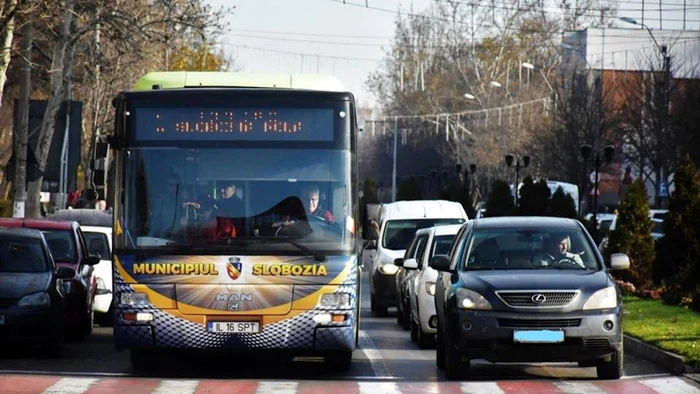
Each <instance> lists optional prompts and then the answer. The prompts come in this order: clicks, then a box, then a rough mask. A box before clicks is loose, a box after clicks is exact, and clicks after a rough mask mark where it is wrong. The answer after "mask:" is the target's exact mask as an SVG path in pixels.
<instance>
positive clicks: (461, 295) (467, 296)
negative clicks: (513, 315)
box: [457, 288, 493, 310]
mask: <svg viewBox="0 0 700 394" xmlns="http://www.w3.org/2000/svg"><path fill="white" fill-rule="evenodd" d="M457 307H458V308H461V309H478V310H492V309H493V307H492V306H491V303H490V302H489V300H487V299H486V298H484V296H482V295H481V294H479V293H477V292H475V291H471V290H469V289H465V288H459V289H457Z"/></svg>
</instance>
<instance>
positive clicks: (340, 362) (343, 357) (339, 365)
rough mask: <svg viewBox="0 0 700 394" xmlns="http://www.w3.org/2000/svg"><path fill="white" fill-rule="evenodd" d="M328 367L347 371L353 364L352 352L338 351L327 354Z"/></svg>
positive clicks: (333, 370)
mask: <svg viewBox="0 0 700 394" xmlns="http://www.w3.org/2000/svg"><path fill="white" fill-rule="evenodd" d="M325 361H326V367H327V368H328V369H329V370H330V371H332V372H347V371H348V370H350V366H351V365H352V352H348V351H337V352H334V353H331V354H329V355H326V357H325Z"/></svg>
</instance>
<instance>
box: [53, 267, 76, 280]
mask: <svg viewBox="0 0 700 394" xmlns="http://www.w3.org/2000/svg"><path fill="white" fill-rule="evenodd" d="M56 277H57V278H59V279H73V277H75V270H74V269H73V268H70V267H58V269H57V270H56Z"/></svg>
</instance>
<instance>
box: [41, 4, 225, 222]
mask: <svg viewBox="0 0 700 394" xmlns="http://www.w3.org/2000/svg"><path fill="white" fill-rule="evenodd" d="M44 6H45V7H46V8H45V15H51V17H47V18H44V19H43V20H41V22H43V23H44V24H45V31H46V32H47V36H48V42H49V45H48V46H49V48H51V52H50V53H51V54H50V56H47V57H48V58H50V62H51V65H50V67H49V69H48V75H49V86H50V91H49V93H48V104H47V108H46V112H45V114H44V117H43V120H42V124H41V131H40V135H39V143H38V147H37V155H36V156H37V160H38V162H39V165H40V167H41V168H45V166H46V162H47V158H48V149H49V145H50V142H51V140H52V137H53V130H54V125H55V118H56V114H57V113H58V110H59V108H60V105H61V103H62V102H63V101H64V100H66V99H67V98H69V97H70V96H71V94H72V89H71V87H72V81H73V80H74V78H75V75H74V73H73V64H74V62H73V57H74V56H75V54H76V53H80V49H82V48H84V47H86V46H89V45H86V44H85V39H86V37H88V41H90V40H89V37H90V35H91V34H96V31H100V39H102V38H104V40H105V41H109V42H110V45H111V46H112V48H113V49H114V51H115V52H116V53H117V54H119V55H121V54H125V53H129V52H130V51H134V49H135V48H139V47H143V43H144V42H149V41H150V42H152V43H159V44H165V43H167V42H171V41H170V40H171V39H172V32H173V31H183V32H184V31H193V32H197V33H198V34H200V35H202V36H206V35H207V34H209V33H211V32H212V31H218V30H219V29H220V28H221V27H222V24H221V21H222V15H223V10H219V11H215V10H212V9H210V7H209V6H207V5H204V4H203V2H201V1H200V0H157V1H152V2H149V3H142V4H139V5H136V4H134V3H133V2H132V1H127V0H118V1H97V2H96V1H88V0H63V1H60V2H47V3H45V4H44ZM54 21H58V22H56V23H55V24H54V23H53V22H54ZM92 41H93V43H94V38H93V40H92ZM160 48H161V49H162V48H163V46H161V47H160ZM161 53H162V52H161ZM119 55H118V56H119ZM120 61H121V60H117V63H119V62H120ZM121 64H122V65H123V64H124V63H121ZM93 66H94V64H93ZM93 70H95V68H93ZM133 71H137V70H133ZM142 72H143V70H141V73H142ZM138 73H139V72H136V74H138ZM121 77H122V78H123V75H122V76H121ZM131 80H132V81H133V79H131ZM105 98H106V97H105V96H104V93H103V96H102V97H101V98H94V100H99V101H100V102H101V104H100V110H101V111H106V106H105V105H104V101H105ZM96 102H97V101H95V103H96ZM102 116H103V119H104V116H105V112H102ZM95 118H97V119H99V118H100V116H99V115H97V116H95ZM93 130H94V129H93ZM42 181H43V179H39V180H37V181H35V182H31V183H30V184H29V189H28V198H29V199H28V204H27V216H38V215H39V192H40V190H41V184H42Z"/></svg>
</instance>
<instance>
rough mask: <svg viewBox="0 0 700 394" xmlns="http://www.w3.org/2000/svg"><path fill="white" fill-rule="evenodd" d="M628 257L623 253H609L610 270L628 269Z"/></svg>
mask: <svg viewBox="0 0 700 394" xmlns="http://www.w3.org/2000/svg"><path fill="white" fill-rule="evenodd" d="M629 267H630V258H629V256H627V255H626V254H624V253H613V254H612V255H610V271H623V270H626V269H629Z"/></svg>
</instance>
